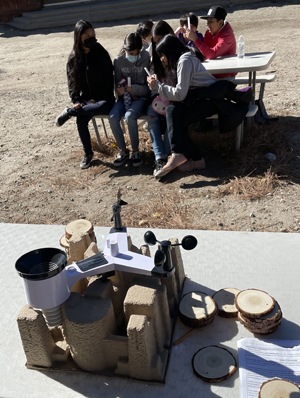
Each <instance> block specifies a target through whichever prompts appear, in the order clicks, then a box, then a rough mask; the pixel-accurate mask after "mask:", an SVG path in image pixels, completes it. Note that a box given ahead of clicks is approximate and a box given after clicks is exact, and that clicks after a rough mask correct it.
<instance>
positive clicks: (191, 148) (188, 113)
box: [166, 100, 217, 160]
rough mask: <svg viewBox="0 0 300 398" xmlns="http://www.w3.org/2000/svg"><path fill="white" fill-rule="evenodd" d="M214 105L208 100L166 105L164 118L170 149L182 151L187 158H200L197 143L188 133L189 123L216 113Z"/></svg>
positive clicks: (177, 151) (199, 120)
mask: <svg viewBox="0 0 300 398" xmlns="http://www.w3.org/2000/svg"><path fill="white" fill-rule="evenodd" d="M216 112H217V111H216V107H215V105H214V104H213V103H212V102H211V101H209V100H203V101H199V102H195V103H194V104H193V105H192V106H190V107H186V105H185V104H184V103H183V102H178V103H175V104H171V105H169V106H168V108H167V110H166V119H167V127H168V135H169V140H170V143H171V151H172V152H176V153H183V154H184V156H185V157H186V158H187V159H193V160H200V159H201V158H202V155H201V153H200V152H199V150H198V148H197V145H196V144H195V143H194V141H193V140H192V139H191V137H190V136H189V134H188V128H189V126H190V125H191V124H194V123H197V122H201V121H202V120H205V119H206V118H207V117H209V116H212V115H214V114H215V113H216Z"/></svg>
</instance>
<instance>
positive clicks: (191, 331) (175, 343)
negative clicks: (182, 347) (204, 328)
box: [173, 329, 195, 345]
mask: <svg viewBox="0 0 300 398" xmlns="http://www.w3.org/2000/svg"><path fill="white" fill-rule="evenodd" d="M194 331H195V329H191V330H189V331H188V332H187V333H185V334H184V335H183V336H181V337H180V338H179V339H178V340H176V341H174V343H173V345H177V344H179V343H181V342H182V340H184V339H185V338H186V337H188V336H189V335H190V334H192V333H193V332H194Z"/></svg>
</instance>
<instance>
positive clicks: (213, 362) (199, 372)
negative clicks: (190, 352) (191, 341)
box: [192, 345, 237, 383]
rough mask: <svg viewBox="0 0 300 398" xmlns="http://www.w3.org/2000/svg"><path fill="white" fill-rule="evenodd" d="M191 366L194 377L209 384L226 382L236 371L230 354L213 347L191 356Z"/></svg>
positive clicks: (222, 349)
mask: <svg viewBox="0 0 300 398" xmlns="http://www.w3.org/2000/svg"><path fill="white" fill-rule="evenodd" d="M192 366H193V370H194V373H195V375H196V376H197V377H200V379H202V380H204V381H207V382H209V383H214V382H219V381H222V380H226V379H228V378H229V377H230V376H232V375H233V373H234V372H235V371H236V369H237V368H236V366H237V364H236V360H235V358H234V356H233V355H232V354H231V352H229V351H228V350H226V349H225V348H221V347H218V346H214V345H212V346H209V347H203V348H201V349H200V350H199V351H197V352H196V353H195V355H194V356H193V359H192Z"/></svg>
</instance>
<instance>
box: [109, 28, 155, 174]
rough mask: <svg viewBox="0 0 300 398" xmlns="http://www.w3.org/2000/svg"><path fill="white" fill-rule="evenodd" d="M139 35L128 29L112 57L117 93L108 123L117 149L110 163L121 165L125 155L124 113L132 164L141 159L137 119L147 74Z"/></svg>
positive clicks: (147, 60) (146, 58)
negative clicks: (114, 157) (118, 51)
mask: <svg viewBox="0 0 300 398" xmlns="http://www.w3.org/2000/svg"><path fill="white" fill-rule="evenodd" d="M142 47H143V43H142V38H141V36H140V35H139V34H138V33H137V32H132V33H129V34H128V35H127V36H126V38H125V41H124V46H123V48H122V50H121V52H120V54H119V55H118V56H117V57H116V58H115V60H114V69H115V83H116V91H117V95H118V97H119V99H118V101H117V102H116V103H115V105H114V107H113V108H112V110H111V112H110V114H109V123H110V127H111V130H112V132H113V135H114V137H115V139H116V141H117V145H118V148H119V149H120V152H119V153H118V155H117V157H116V159H115V161H114V163H113V164H114V166H116V167H121V166H123V165H124V164H125V163H126V162H127V160H128V159H129V151H128V149H127V148H126V143H125V140H124V133H123V130H122V128H121V124H120V122H121V119H122V117H123V116H125V120H126V122H127V125H128V131H129V136H130V141H131V147H132V156H131V160H132V164H133V166H134V167H138V166H140V165H141V164H142V163H143V158H142V155H141V153H140V152H139V132H138V124H137V119H138V118H139V117H140V116H141V114H142V113H143V110H144V107H145V103H146V100H147V98H148V97H149V94H150V91H149V88H148V84H147V74H146V72H145V70H144V68H145V67H146V68H149V64H150V57H149V52H148V51H145V50H144V49H142Z"/></svg>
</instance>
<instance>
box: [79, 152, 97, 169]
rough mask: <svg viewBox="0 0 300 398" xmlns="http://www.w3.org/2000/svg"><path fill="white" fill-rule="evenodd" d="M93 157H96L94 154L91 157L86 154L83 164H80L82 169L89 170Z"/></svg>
mask: <svg viewBox="0 0 300 398" xmlns="http://www.w3.org/2000/svg"><path fill="white" fill-rule="evenodd" d="M93 157H94V153H91V154H90V155H87V154H85V155H84V157H83V159H82V162H81V163H80V168H81V169H87V168H88V167H90V164H91V161H92V160H93Z"/></svg>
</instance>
